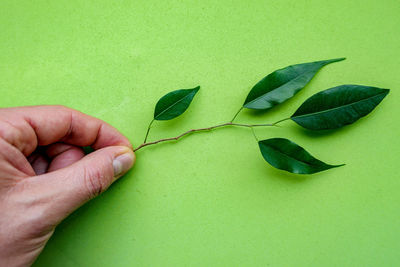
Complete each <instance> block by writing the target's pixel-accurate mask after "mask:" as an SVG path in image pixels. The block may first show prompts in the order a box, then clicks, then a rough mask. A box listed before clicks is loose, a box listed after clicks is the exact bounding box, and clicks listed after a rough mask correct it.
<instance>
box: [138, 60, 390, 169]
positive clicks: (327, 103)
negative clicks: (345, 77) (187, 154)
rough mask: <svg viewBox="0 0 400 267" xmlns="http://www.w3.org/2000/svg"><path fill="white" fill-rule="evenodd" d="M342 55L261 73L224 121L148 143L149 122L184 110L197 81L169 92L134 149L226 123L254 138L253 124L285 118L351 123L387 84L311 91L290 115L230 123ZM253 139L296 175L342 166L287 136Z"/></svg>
mask: <svg viewBox="0 0 400 267" xmlns="http://www.w3.org/2000/svg"><path fill="white" fill-rule="evenodd" d="M344 59H345V58H337V59H331V60H322V61H315V62H310V63H303V64H297V65H291V66H288V67H286V68H283V69H279V70H276V71H274V72H272V73H271V74H269V75H267V76H266V77H264V78H263V79H262V80H261V81H259V82H258V83H257V84H256V85H255V86H254V87H253V88H252V89H251V90H250V92H249V94H248V95H247V98H246V100H245V101H244V103H243V106H242V107H241V108H240V109H239V110H238V111H237V112H236V114H235V115H234V116H233V118H232V120H230V121H229V122H226V123H222V124H218V125H214V126H210V127H206V128H199V129H192V130H188V131H186V132H184V133H182V134H180V135H178V136H176V137H171V138H164V139H160V140H157V141H151V142H149V141H147V140H148V137H149V133H150V129H151V127H152V124H153V123H154V121H164V120H171V119H174V118H176V117H178V116H179V115H181V114H182V113H184V112H185V111H186V110H187V108H188V107H189V105H190V103H191V102H192V100H193V98H194V96H195V95H196V94H197V92H198V91H199V89H200V86H198V87H195V88H193V89H180V90H175V91H172V92H170V93H168V94H166V95H164V96H163V97H162V98H161V99H160V100H159V101H158V102H157V104H156V107H155V111H154V118H153V120H152V121H151V122H150V124H149V126H148V128H147V132H146V135H145V138H144V141H143V143H142V144H141V145H140V146H138V147H137V148H135V151H138V150H139V149H142V148H143V147H146V146H150V145H155V144H158V143H162V142H167V141H177V140H179V139H181V138H183V137H184V136H187V135H189V134H192V133H196V132H203V131H211V130H213V129H217V128H222V127H229V126H234V127H247V128H250V129H251V130H252V133H253V134H254V136H255V137H256V135H255V133H254V130H253V128H255V127H271V126H276V125H277V124H278V123H281V122H283V121H286V120H292V121H294V122H295V123H297V124H298V125H300V126H302V127H303V128H305V129H307V130H311V131H323V130H333V129H338V128H341V127H343V126H345V125H348V124H351V123H354V122H355V121H357V120H358V119H360V118H361V117H364V116H366V115H367V114H369V113H370V112H371V111H372V110H373V109H374V108H375V107H376V106H377V105H378V104H379V103H380V102H381V101H382V100H383V98H385V96H386V95H387V94H388V93H389V89H381V88H377V87H372V86H363V85H340V86H337V87H333V88H330V89H326V90H324V91H321V92H319V93H317V94H315V95H313V96H311V97H310V98H308V99H307V100H306V101H305V102H304V103H303V104H302V105H301V106H300V107H299V108H298V109H297V110H296V111H295V112H294V113H293V115H292V116H290V117H289V118H284V119H282V120H279V121H277V122H275V123H269V124H245V123H236V122H234V121H235V119H236V118H237V116H238V115H239V113H240V112H241V111H242V110H243V109H256V110H264V111H266V110H269V109H271V108H272V107H274V106H276V105H278V104H281V103H283V102H285V101H286V100H288V99H289V98H291V97H293V96H294V95H295V94H297V93H298V92H299V91H300V90H301V89H303V88H304V87H305V86H306V85H307V84H308V83H309V82H310V81H311V79H312V78H313V77H314V76H315V74H316V73H317V72H318V71H319V70H320V69H321V68H323V67H324V66H326V65H328V64H331V63H334V62H339V61H342V60H344ZM256 140H257V142H258V145H259V148H260V151H261V154H262V156H263V158H264V159H265V161H266V162H268V163H269V164H271V165H272V166H273V167H275V168H278V169H280V170H285V171H288V172H291V173H297V174H313V173H317V172H320V171H324V170H328V169H331V168H336V167H340V166H343V165H344V164H340V165H330V164H326V163H324V162H322V161H320V160H318V159H316V158H315V157H313V156H312V155H311V154H310V153H309V152H307V151H306V150H305V149H304V148H302V147H301V146H299V145H297V144H296V143H294V142H292V141H290V140H288V139H284V138H270V139H265V140H258V138H257V137H256Z"/></svg>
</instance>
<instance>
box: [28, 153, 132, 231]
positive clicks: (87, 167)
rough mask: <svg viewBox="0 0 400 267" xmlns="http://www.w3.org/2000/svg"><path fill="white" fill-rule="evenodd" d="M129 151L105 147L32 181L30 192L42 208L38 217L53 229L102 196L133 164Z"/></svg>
mask: <svg viewBox="0 0 400 267" xmlns="http://www.w3.org/2000/svg"><path fill="white" fill-rule="evenodd" d="M134 162H135V155H134V153H133V151H132V150H131V149H130V148H128V147H125V146H109V147H105V148H102V149H99V150H96V151H94V152H93V153H91V154H89V155H87V156H85V157H84V158H82V159H81V160H79V161H77V162H75V163H74V164H72V165H70V166H68V167H66V168H63V169H59V170H57V171H54V172H50V173H47V174H44V175H40V176H36V177H33V178H32V179H27V180H30V182H29V183H30V187H31V188H30V190H27V191H30V192H32V194H34V196H35V198H40V199H36V200H39V202H37V201H35V202H36V203H40V205H41V206H42V207H41V208H40V209H41V211H42V213H41V214H42V215H44V216H45V217H46V219H47V220H48V222H51V223H53V224H54V225H56V224H58V223H59V222H60V221H61V220H63V219H64V218H65V217H67V216H68V215H69V214H70V213H71V212H73V211H74V210H75V209H77V208H78V207H80V206H81V205H82V204H84V203H85V202H87V201H88V200H90V199H92V198H94V197H96V196H97V195H99V194H100V193H102V192H104V191H105V190H106V189H107V188H108V187H109V186H110V185H111V184H112V183H113V182H114V181H115V180H116V179H117V178H119V177H121V176H122V175H123V174H125V173H126V172H127V171H128V170H129V169H130V168H131V167H132V165H133V164H134Z"/></svg>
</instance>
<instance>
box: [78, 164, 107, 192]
mask: <svg viewBox="0 0 400 267" xmlns="http://www.w3.org/2000/svg"><path fill="white" fill-rule="evenodd" d="M106 180H107V177H105V175H104V174H103V173H102V172H101V171H100V170H96V169H88V168H87V169H85V172H84V183H85V189H86V193H87V195H88V196H89V199H92V198H94V197H96V196H98V195H100V194H101V193H102V192H104V191H105V190H106V189H107V181H106Z"/></svg>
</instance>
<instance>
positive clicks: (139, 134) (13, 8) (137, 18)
mask: <svg viewBox="0 0 400 267" xmlns="http://www.w3.org/2000/svg"><path fill="white" fill-rule="evenodd" d="M399 14H400V2H399V1H398V0H382V1H376V0H368V1H367V0H356V1H349V0H336V1H320V0H312V1H310V0H297V1H288V0H283V1H282V0H280V1H228V0H220V1H208V0H202V1H178V0H174V1H148V0H147V1H105V0H104V1H84V0H82V1H72V0H68V1H67V0H57V1H44V0H43V1H32V0H31V1H15V0H2V1H1V2H0V27H1V28H0V92H1V98H0V105H1V106H3V107H6V106H22V105H37V104H62V105H67V106H69V107H72V108H75V109H78V110H81V111H83V112H86V113H88V114H91V115H93V116H96V117H99V118H101V119H103V120H105V121H107V122H109V123H111V124H112V125H114V126H115V127H117V128H118V129H120V130H121V131H122V132H123V133H124V134H126V135H127V136H128V137H129V138H130V140H131V141H132V142H133V144H134V145H135V146H137V145H139V144H140V142H141V141H142V139H143V137H144V134H145V131H146V127H147V124H148V122H149V121H150V120H151V118H152V115H153V109H154V105H155V103H156V102H157V100H158V99H159V98H160V97H161V96H162V95H164V94H165V93H167V92H169V91H171V90H175V89H180V88H192V87H195V86H197V85H201V90H200V91H199V93H198V94H197V95H196V97H195V99H194V102H193V103H192V105H191V106H190V108H189V109H188V111H187V112H186V113H185V114H184V115H183V116H181V117H179V118H177V119H175V120H172V121H169V122H156V123H155V124H154V128H153V129H152V131H151V133H150V139H151V140H155V139H158V138H162V137H171V136H175V135H177V134H180V133H182V132H183V131H185V130H187V129H191V128H193V127H196V128H197V127H206V126H211V125H213V124H217V123H221V122H226V121H228V120H230V119H231V118H232V116H233V115H234V113H235V112H236V111H237V109H238V108H239V107H240V105H241V104H242V103H243V101H244V99H245V97H246V95H247V93H248V91H249V90H250V88H251V87H252V86H253V85H254V84H255V83H256V82H257V81H259V80H260V79H261V78H262V77H264V76H265V75H266V74H268V73H270V72H272V71H274V70H276V69H278V68H282V67H285V66H287V65H290V64H295V63H302V62H309V61H314V60H322V59H330V58H336V57H342V56H345V57H347V60H345V61H343V62H340V63H334V64H331V65H329V66H326V67H325V68H324V69H322V70H321V71H320V72H319V73H318V74H317V76H316V77H315V78H314V80H313V81H312V82H311V83H310V84H309V86H307V87H306V88H305V89H304V90H302V91H301V92H300V93H299V94H298V95H297V96H296V97H295V98H293V99H291V100H289V101H287V102H286V103H284V104H283V105H281V106H279V107H277V108H274V109H273V110H271V111H269V112H268V113H265V114H260V116H252V114H251V112H243V113H242V114H240V115H239V117H238V120H237V121H238V122H254V123H267V122H273V121H275V120H278V119H281V118H284V117H287V116H289V115H291V114H292V113H293V112H294V110H295V109H297V107H298V106H299V105H300V104H301V103H302V102H303V101H304V100H305V99H306V98H308V97H309V96H311V95H312V94H314V93H316V92H318V91H320V90H322V89H326V88H329V87H333V86H336V85H340V84H346V83H354V84H363V85H372V86H378V87H382V88H391V89H392V90H391V93H390V94H389V96H388V97H387V98H386V99H385V100H384V101H383V102H382V103H381V105H380V106H379V107H378V108H377V109H376V110H374V111H373V113H371V114H370V115H369V116H368V117H367V118H364V119H362V120H360V121H359V122H357V123H356V124H353V125H351V126H348V127H345V128H343V129H341V130H339V131H337V132H335V133H334V134H329V135H320V134H312V133H309V132H306V131H304V130H302V129H301V128H300V127H297V126H296V125H295V124H294V123H293V122H289V121H287V122H284V123H282V127H280V128H265V129H257V135H258V136H259V137H260V138H271V137H284V138H289V139H291V140H293V141H294V142H296V143H298V144H300V145H302V146H304V147H305V148H306V149H307V150H308V151H310V152H311V153H312V154H313V155H314V156H316V157H318V158H319V159H321V160H323V161H325V162H327V163H331V164H340V163H346V164H347V165H346V166H344V167H341V168H338V169H334V170H330V171H327V172H323V173H320V174H317V175H312V176H299V175H291V174H288V173H285V172H282V171H279V170H276V169H273V168H272V167H270V166H269V165H268V164H267V163H265V162H264V161H263V159H262V156H261V155H260V153H259V151H258V146H257V144H256V142H255V140H254V138H253V136H252V134H251V131H249V130H248V129H242V128H225V129H218V130H215V131H213V132H211V133H199V134H195V135H192V136H190V137H187V138H185V139H183V140H182V141H180V142H178V143H169V144H163V145H158V146H154V147H148V148H145V149H143V150H140V151H139V152H138V153H137V163H136V165H135V167H134V168H133V169H132V171H130V172H129V173H128V174H127V175H126V176H125V177H124V178H123V179H121V180H119V181H118V182H117V183H116V184H114V185H113V186H112V187H111V188H110V189H109V190H108V191H107V192H106V193H104V194H103V195H102V196H100V197H98V198H97V199H95V200H93V201H91V202H90V203H88V204H87V205H85V206H83V207H82V208H80V209H79V210H78V211H76V212H75V213H74V214H72V215H71V216H70V217H69V218H68V219H66V220H65V221H64V222H63V223H62V224H61V225H60V226H59V227H58V228H57V230H56V232H55V234H54V236H53V237H52V238H51V240H50V241H49V243H48V245H47V246H46V248H45V250H44V251H43V253H42V255H41V256H40V257H39V259H38V260H37V262H36V264H35V266H36V267H39V266H62V267H64V266H97V267H100V266H395V265H398V264H400V253H399V250H400V192H399V191H400V175H399V171H398V169H399V159H400V158H399V155H400V143H399V142H400V141H399V134H400V127H399V116H400V108H399V104H398V103H399V100H400V97H399V91H398V90H399V88H400V79H399V77H400V64H399V58H400V30H399V29H400V15H399Z"/></svg>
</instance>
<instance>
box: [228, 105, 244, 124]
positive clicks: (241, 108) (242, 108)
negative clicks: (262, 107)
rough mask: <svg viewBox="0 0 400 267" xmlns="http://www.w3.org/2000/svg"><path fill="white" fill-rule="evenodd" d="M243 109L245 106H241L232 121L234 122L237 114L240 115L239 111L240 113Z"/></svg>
mask: <svg viewBox="0 0 400 267" xmlns="http://www.w3.org/2000/svg"><path fill="white" fill-rule="evenodd" d="M242 109H243V107H241V108H240V109H239V110H238V112H236V114H235V116H233V118H232V119H231V122H233V121H234V120H235V119H236V117H237V115H239V113H240V111H242Z"/></svg>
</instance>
